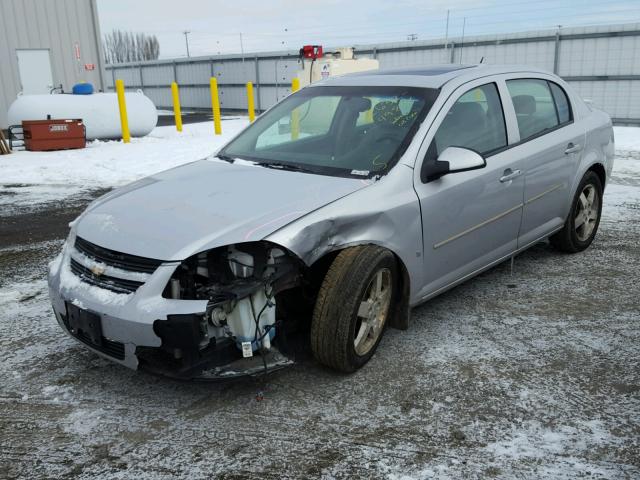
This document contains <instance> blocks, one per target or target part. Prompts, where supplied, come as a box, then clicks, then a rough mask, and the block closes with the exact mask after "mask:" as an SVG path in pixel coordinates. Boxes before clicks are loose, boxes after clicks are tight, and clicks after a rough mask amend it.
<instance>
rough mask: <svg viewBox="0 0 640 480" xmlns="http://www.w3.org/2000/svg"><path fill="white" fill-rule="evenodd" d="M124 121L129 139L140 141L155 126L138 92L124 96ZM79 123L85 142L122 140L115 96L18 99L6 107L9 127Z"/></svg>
mask: <svg viewBox="0 0 640 480" xmlns="http://www.w3.org/2000/svg"><path fill="white" fill-rule="evenodd" d="M125 101H126V103H127V118H128V120H129V131H130V133H131V136H132V137H144V136H145V135H148V134H149V133H151V130H153V129H154V128H155V127H156V124H157V123H158V111H157V110H156V106H155V105H154V104H153V102H152V101H151V100H150V99H149V98H148V97H146V96H145V95H144V94H143V93H142V92H141V91H139V92H127V93H125ZM48 115H50V116H51V118H53V119H81V120H82V121H83V123H84V125H85V127H86V129H87V140H93V139H96V138H100V139H112V138H113V139H115V138H120V137H121V136H122V127H121V125H120V110H119V108H118V97H117V95H116V94H115V93H94V94H93V95H68V94H59V95H20V96H19V97H18V98H17V99H16V100H15V101H14V102H13V103H12V104H11V107H9V111H8V113H7V116H8V119H9V125H20V124H21V123H22V121H23V120H46V119H47V116H48Z"/></svg>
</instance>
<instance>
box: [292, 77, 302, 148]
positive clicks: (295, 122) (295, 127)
mask: <svg viewBox="0 0 640 480" xmlns="http://www.w3.org/2000/svg"><path fill="white" fill-rule="evenodd" d="M298 90H300V79H298V78H297V77H296V78H294V79H293V80H292V81H291V93H295V92H297V91H298ZM298 137H300V111H299V110H298V109H297V108H294V109H293V111H292V112H291V140H297V139H298Z"/></svg>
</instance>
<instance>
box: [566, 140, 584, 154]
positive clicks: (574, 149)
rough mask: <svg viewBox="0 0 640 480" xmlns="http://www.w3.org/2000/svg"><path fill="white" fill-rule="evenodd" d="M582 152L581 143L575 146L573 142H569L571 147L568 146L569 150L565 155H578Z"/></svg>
mask: <svg viewBox="0 0 640 480" xmlns="http://www.w3.org/2000/svg"><path fill="white" fill-rule="evenodd" d="M580 150H582V145H580V144H579V143H576V144H574V143H573V142H569V145H567V149H566V150H565V151H564V154H565V155H569V154H571V153H577V152H579V151H580Z"/></svg>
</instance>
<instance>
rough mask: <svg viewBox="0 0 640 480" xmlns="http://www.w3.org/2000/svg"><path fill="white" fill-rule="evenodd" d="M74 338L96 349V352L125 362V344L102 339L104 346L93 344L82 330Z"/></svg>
mask: <svg viewBox="0 0 640 480" xmlns="http://www.w3.org/2000/svg"><path fill="white" fill-rule="evenodd" d="M74 336H75V337H76V338H77V339H78V340H80V341H81V342H82V343H84V344H86V345H89V346H90V347H91V348H95V349H96V350H98V351H100V352H102V353H104V354H106V355H109V356H110V357H113V358H116V359H118V360H124V343H120V342H114V341H113V340H109V339H107V338H105V337H102V345H96V344H94V343H92V342H91V339H90V338H89V336H88V335H86V334H85V333H84V332H83V331H82V330H81V331H80V332H78V334H77V335H74Z"/></svg>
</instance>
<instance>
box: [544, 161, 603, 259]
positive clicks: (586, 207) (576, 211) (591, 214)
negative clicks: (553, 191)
mask: <svg viewBox="0 0 640 480" xmlns="http://www.w3.org/2000/svg"><path fill="white" fill-rule="evenodd" d="M590 195H594V197H593V198H592V199H589V196H590ZM601 213H602V183H601V182H600V177H598V175H597V174H596V173H595V172H593V171H588V172H587V173H585V175H584V177H582V180H581V181H580V184H579V185H578V188H577V190H576V194H575V196H574V197H573V202H572V204H571V210H570V211H569V216H568V217H567V220H566V222H565V224H564V227H562V230H560V231H559V232H558V233H556V234H554V235H552V236H551V237H550V238H549V240H550V241H551V244H552V245H553V246H554V247H556V248H557V249H558V250H561V251H563V252H567V253H577V252H581V251H583V250H585V249H586V248H587V247H589V245H591V242H593V239H594V238H595V236H596V233H597V231H598V226H599V225H600V215H601Z"/></svg>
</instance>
